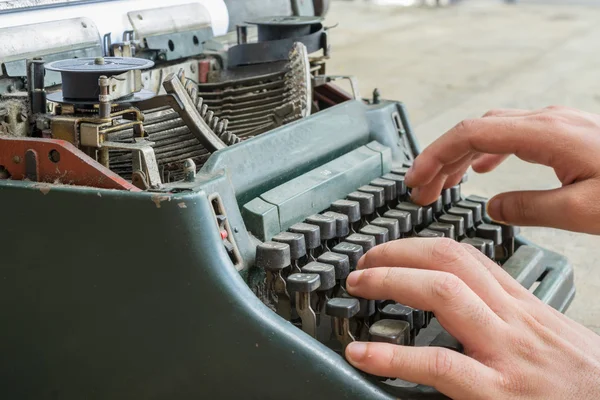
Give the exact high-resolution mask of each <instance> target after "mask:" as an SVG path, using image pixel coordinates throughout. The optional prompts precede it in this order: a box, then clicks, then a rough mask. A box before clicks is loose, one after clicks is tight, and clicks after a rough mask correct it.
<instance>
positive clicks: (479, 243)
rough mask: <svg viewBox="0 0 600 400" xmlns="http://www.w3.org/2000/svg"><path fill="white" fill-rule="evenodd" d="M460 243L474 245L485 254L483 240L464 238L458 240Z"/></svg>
mask: <svg viewBox="0 0 600 400" xmlns="http://www.w3.org/2000/svg"><path fill="white" fill-rule="evenodd" d="M460 242H461V243H465V244H470V245H471V246H473V247H475V248H476V249H477V250H479V251H480V252H482V253H483V254H486V244H485V242H484V241H483V240H481V239H479V238H466V239H463V240H461V241H460Z"/></svg>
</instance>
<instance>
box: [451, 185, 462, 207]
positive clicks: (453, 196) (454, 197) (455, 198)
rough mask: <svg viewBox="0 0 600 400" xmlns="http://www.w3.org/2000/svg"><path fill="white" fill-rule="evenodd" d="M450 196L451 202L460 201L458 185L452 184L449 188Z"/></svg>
mask: <svg viewBox="0 0 600 400" xmlns="http://www.w3.org/2000/svg"><path fill="white" fill-rule="evenodd" d="M450 198H451V199H452V202H453V203H458V202H459V201H460V185H456V186H452V187H451V188H450Z"/></svg>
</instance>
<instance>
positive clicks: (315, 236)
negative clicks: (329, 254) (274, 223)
mask: <svg viewBox="0 0 600 400" xmlns="http://www.w3.org/2000/svg"><path fill="white" fill-rule="evenodd" d="M289 230H290V232H294V233H301V234H303V235H304V241H305V242H306V248H307V249H316V248H317V247H319V246H320V245H321V230H320V228H319V227H318V226H317V225H311V224H305V223H303V222H301V223H299V224H294V225H292V226H291V227H290V229H289Z"/></svg>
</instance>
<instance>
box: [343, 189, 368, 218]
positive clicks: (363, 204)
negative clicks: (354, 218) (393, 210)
mask: <svg viewBox="0 0 600 400" xmlns="http://www.w3.org/2000/svg"><path fill="white" fill-rule="evenodd" d="M346 197H347V198H348V200H352V201H356V202H358V203H359V204H360V213H361V215H363V216H364V215H371V214H373V213H374V212H375V196H374V195H373V194H372V193H363V192H352V193H350V194H349V195H348V196H346Z"/></svg>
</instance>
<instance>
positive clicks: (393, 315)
mask: <svg viewBox="0 0 600 400" xmlns="http://www.w3.org/2000/svg"><path fill="white" fill-rule="evenodd" d="M413 317H414V314H413V308H412V307H408V306H405V305H403V304H398V303H396V304H388V305H387V306H385V307H383V309H382V310H381V318H383V319H395V320H400V321H406V322H408V323H409V324H410V329H411V330H412V329H413V326H414V318H413Z"/></svg>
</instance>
